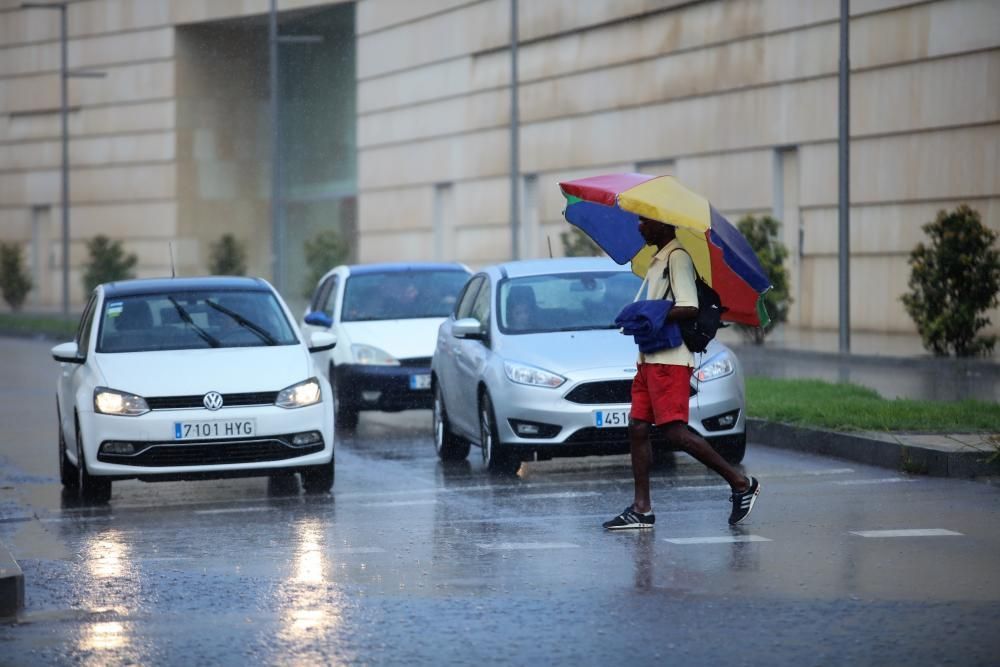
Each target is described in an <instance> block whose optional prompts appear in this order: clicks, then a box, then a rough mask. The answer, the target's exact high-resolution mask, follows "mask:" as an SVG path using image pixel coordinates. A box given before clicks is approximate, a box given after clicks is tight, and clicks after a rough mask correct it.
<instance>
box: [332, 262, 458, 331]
mask: <svg viewBox="0 0 1000 667" xmlns="http://www.w3.org/2000/svg"><path fill="white" fill-rule="evenodd" d="M468 279H469V274H468V273H466V272H465V271H391V272H386V273H364V274H360V275H353V276H351V277H349V278H348V279H347V283H346V286H345V288H344V306H343V308H342V309H341V316H340V321H341V322H361V321H368V320H405V319H415V318H421V317H448V315H450V314H451V312H452V311H453V310H454V309H455V300H456V299H457V298H458V294H459V292H461V291H462V288H463V287H464V286H465V283H466V281H467V280H468Z"/></svg>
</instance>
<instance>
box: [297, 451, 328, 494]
mask: <svg viewBox="0 0 1000 667" xmlns="http://www.w3.org/2000/svg"><path fill="white" fill-rule="evenodd" d="M335 471H336V461H335V460H334V458H333V457H332V456H331V457H330V462H329V463H327V464H324V465H318V466H313V467H311V468H308V469H306V470H303V471H302V488H303V489H305V492H306V493H328V492H329V491H330V489H332V488H333V480H334V477H335Z"/></svg>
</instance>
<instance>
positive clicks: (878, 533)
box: [851, 528, 962, 537]
mask: <svg viewBox="0 0 1000 667" xmlns="http://www.w3.org/2000/svg"><path fill="white" fill-rule="evenodd" d="M851 535H858V536H860V537H946V536H949V535H962V533H956V532H955V531H953V530H945V529H944V528H903V529H898V530H852V531H851Z"/></svg>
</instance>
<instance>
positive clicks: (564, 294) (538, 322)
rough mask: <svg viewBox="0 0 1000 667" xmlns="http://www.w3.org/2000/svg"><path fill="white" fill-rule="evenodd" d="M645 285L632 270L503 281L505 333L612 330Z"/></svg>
mask: <svg viewBox="0 0 1000 667" xmlns="http://www.w3.org/2000/svg"><path fill="white" fill-rule="evenodd" d="M640 285H642V281H641V280H639V278H638V277H637V276H636V275H635V274H634V273H632V272H631V271H617V272H607V271H603V272H589V273H564V274H559V275H548V276H531V277H529V278H512V279H508V280H504V281H501V283H500V290H499V292H498V303H497V305H498V309H497V312H498V313H499V314H500V318H499V326H500V331H502V332H504V333H507V334H522V333H544V332H549V331H579V330H583V329H611V328H614V326H615V317H617V315H618V313H619V312H620V311H621V309H622V308H624V307H625V305H626V304H629V303H631V302H632V299H634V298H635V294H636V292H638V291H639V287H640Z"/></svg>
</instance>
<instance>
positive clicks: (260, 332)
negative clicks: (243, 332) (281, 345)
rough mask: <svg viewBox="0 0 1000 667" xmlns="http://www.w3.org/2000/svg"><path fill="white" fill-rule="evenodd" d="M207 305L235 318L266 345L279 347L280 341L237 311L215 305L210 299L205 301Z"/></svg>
mask: <svg viewBox="0 0 1000 667" xmlns="http://www.w3.org/2000/svg"><path fill="white" fill-rule="evenodd" d="M205 303H207V304H208V305H209V306H211V307H212V308H215V309H216V310H217V311H219V312H220V313H223V314H225V315H228V316H229V317H231V318H233V320H235V321H236V323H237V324H239V325H240V326H241V327H243V328H244V329H248V330H250V331H252V332H253V333H255V334H257V337H258V338H260V339H261V340H262V341H264V342H265V343H267V344H268V345H277V344H278V341H276V340H275V339H274V336H272V335H271V334H269V333H267V330H266V329H264V327H262V326H260V325H259V324H256V323H255V322H251V321H250V320H248V319H247V318H245V317H243V316H242V315H240V314H239V313H237V312H235V311H232V310H229V309H228V308H226V307H225V306H220V305H219V304H217V303H215V302H214V301H210V300H209V299H205Z"/></svg>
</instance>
